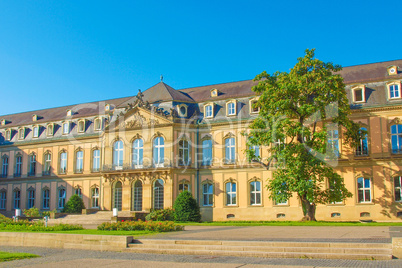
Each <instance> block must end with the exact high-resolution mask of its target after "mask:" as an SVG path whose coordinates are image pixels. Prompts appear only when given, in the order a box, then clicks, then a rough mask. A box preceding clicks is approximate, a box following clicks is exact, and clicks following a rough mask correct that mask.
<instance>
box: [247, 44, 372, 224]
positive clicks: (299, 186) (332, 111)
mask: <svg viewBox="0 0 402 268" xmlns="http://www.w3.org/2000/svg"><path fill="white" fill-rule="evenodd" d="M341 69H342V67H341V66H339V65H334V64H333V63H331V62H328V63H325V62H322V61H320V60H318V59H315V58H314V49H311V50H309V49H307V50H306V51H305V56H304V57H302V58H298V62H297V64H296V65H295V66H294V67H293V68H292V69H291V70H290V72H289V73H287V72H276V73H274V74H272V75H270V74H268V73H267V72H265V71H264V72H262V73H261V74H259V75H257V76H256V77H255V79H254V80H255V81H259V83H258V85H256V86H254V87H253V88H252V90H253V91H254V92H256V93H257V95H259V99H258V101H257V103H256V104H255V105H256V107H260V112H259V116H258V117H257V118H256V119H255V120H254V121H253V122H252V123H251V125H250V129H251V131H250V133H249V134H248V135H249V139H248V144H249V146H253V145H264V146H267V147H268V148H269V149H268V150H269V151H270V155H271V156H270V157H269V158H268V159H261V158H259V157H255V155H254V153H255V152H254V150H253V149H251V148H252V147H250V149H248V150H247V156H248V158H249V159H252V160H254V161H259V162H260V163H262V164H263V165H265V166H266V167H267V168H272V167H274V168H273V170H274V172H273V177H272V179H270V180H269V182H268V190H269V191H270V197H271V198H272V199H274V200H276V201H278V202H283V201H286V200H288V199H289V198H290V197H291V196H292V195H293V194H295V193H296V194H297V196H298V197H299V199H300V200H301V202H302V207H303V212H304V215H305V219H306V220H315V207H316V204H318V203H322V204H326V203H330V202H336V201H342V200H343V199H345V198H347V197H351V196H352V194H351V193H350V192H349V191H348V190H347V189H346V187H345V185H344V182H343V178H342V177H341V176H340V175H339V174H338V173H337V172H336V171H335V170H334V169H333V167H334V166H336V165H337V162H338V161H337V159H338V155H337V141H334V140H331V139H330V141H329V138H330V136H329V132H328V131H332V132H331V133H332V136H336V135H339V133H342V138H343V141H344V143H348V144H349V145H351V146H356V145H357V143H358V141H359V139H360V138H361V137H362V135H364V134H365V133H363V132H362V131H360V126H359V125H358V124H356V123H354V122H353V121H351V120H350V119H349V118H348V115H349V114H350V107H349V104H348V99H347V96H346V91H345V84H344V83H343V78H342V77H341V76H340V75H339V74H337V72H338V71H340V70H341Z"/></svg>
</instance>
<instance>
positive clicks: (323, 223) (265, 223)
mask: <svg viewBox="0 0 402 268" xmlns="http://www.w3.org/2000/svg"><path fill="white" fill-rule="evenodd" d="M177 223H178V224H180V225H184V226H364V227H367V226H402V222H329V221H313V222H308V221H306V222H302V221H222V222H220V221H215V222H200V223H199V222H177Z"/></svg>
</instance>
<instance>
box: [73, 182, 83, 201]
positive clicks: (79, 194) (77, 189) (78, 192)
mask: <svg viewBox="0 0 402 268" xmlns="http://www.w3.org/2000/svg"><path fill="white" fill-rule="evenodd" d="M74 194H76V195H78V196H79V197H80V198H81V199H82V189H81V187H80V186H79V185H78V186H77V187H75V189H74Z"/></svg>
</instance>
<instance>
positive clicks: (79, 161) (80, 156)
mask: <svg viewBox="0 0 402 268" xmlns="http://www.w3.org/2000/svg"><path fill="white" fill-rule="evenodd" d="M83 169H84V152H83V151H78V152H77V153H76V159H75V172H77V173H81V172H82V171H83Z"/></svg>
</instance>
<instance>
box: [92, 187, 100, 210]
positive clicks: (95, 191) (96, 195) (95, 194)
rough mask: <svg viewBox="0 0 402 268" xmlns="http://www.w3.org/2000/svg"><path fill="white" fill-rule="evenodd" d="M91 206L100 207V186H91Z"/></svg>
mask: <svg viewBox="0 0 402 268" xmlns="http://www.w3.org/2000/svg"><path fill="white" fill-rule="evenodd" d="M91 207H92V208H99V187H92V188H91Z"/></svg>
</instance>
